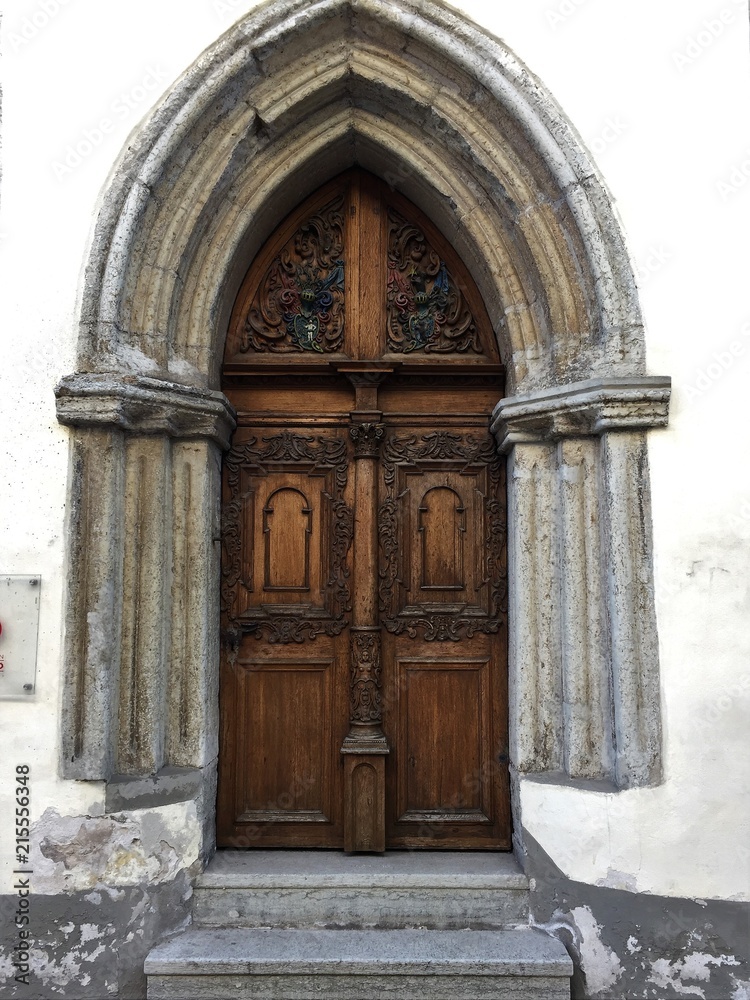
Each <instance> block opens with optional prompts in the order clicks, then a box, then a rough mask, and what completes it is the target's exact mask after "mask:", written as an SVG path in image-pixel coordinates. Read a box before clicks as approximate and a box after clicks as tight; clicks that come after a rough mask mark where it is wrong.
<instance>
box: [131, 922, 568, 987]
mask: <svg viewBox="0 0 750 1000" xmlns="http://www.w3.org/2000/svg"><path fill="white" fill-rule="evenodd" d="M145 972H146V975H148V976H165V975H168V976H196V975H200V976H217V975H219V976H223V975H230V976H231V975H235V976H236V975H243V976H255V975H257V976H263V975H279V974H284V975H290V976H299V975H316V974H329V975H330V974H335V975H339V976H341V975H347V976H359V975H377V976H379V977H382V976H403V975H409V976H415V975H417V976H441V975H445V976H455V975H471V976H514V977H524V976H544V977H550V976H565V977H569V976H571V975H572V973H573V964H572V962H571V960H570V958H569V956H568V953H567V952H566V950H565V948H564V947H563V945H562V944H561V943H560V942H559V941H558V940H557V939H556V938H552V937H549V936H548V935H547V934H544V933H543V932H542V931H537V930H532V929H529V930H503V931H434V930H432V931H430V930H424V931H419V930H398V931H392V930H369V931H351V930H348V931H347V930H261V929H249V928H231V929H227V928H222V929H213V928H193V929H191V930H188V931H186V932H185V933H184V934H181V935H179V936H177V937H175V938H173V939H172V940H171V941H167V942H164V943H163V944H160V945H157V946H156V947H155V948H154V949H153V950H152V951H151V953H150V954H149V956H148V958H147V959H146V963H145Z"/></svg>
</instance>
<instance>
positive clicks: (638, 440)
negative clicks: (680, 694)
mask: <svg viewBox="0 0 750 1000" xmlns="http://www.w3.org/2000/svg"><path fill="white" fill-rule="evenodd" d="M668 402H669V381H668V380H667V379H659V378H624V379H618V380H607V381H604V380H595V379H592V380H589V381H587V382H581V383H576V384H574V385H570V386H562V387H558V388H555V389H551V390H547V391H544V392H539V393H530V394H528V395H526V396H517V397H515V398H513V399H505V400H501V402H500V403H499V404H498V406H497V408H496V411H495V417H494V421H493V431H494V432H495V434H496V436H497V440H498V444H499V447H500V449H501V450H502V451H504V452H506V453H508V454H509V466H510V468H509V472H510V475H509V484H510V485H509V511H508V513H509V545H508V549H509V568H510V573H509V576H510V636H511V640H510V692H511V703H510V712H511V734H512V741H511V760H512V764H513V766H514V768H515V769H517V771H518V772H519V773H521V774H529V773H534V772H542V771H546V772H563V773H565V774H566V775H567V776H568V777H570V778H573V779H608V780H610V781H611V782H613V783H614V784H615V785H616V786H617V787H618V788H628V787H633V786H637V785H648V784H653V783H655V782H657V781H659V779H660V775H661V770H660V753H661V722H660V719H661V712H660V704H659V665H658V643H657V635H656V622H655V611H654V596H653V569H652V565H651V519H650V502H649V496H650V493H649V481H648V464H647V454H646V439H645V433H644V432H645V429H646V428H649V427H662V426H664V425H665V424H666V422H667V411H668Z"/></svg>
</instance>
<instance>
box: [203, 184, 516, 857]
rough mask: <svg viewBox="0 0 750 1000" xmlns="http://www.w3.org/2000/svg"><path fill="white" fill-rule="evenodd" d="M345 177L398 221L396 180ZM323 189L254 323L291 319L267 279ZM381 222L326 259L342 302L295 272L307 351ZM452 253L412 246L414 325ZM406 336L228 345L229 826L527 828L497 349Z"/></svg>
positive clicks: (343, 839)
mask: <svg viewBox="0 0 750 1000" xmlns="http://www.w3.org/2000/svg"><path fill="white" fill-rule="evenodd" d="M343 185H344V191H345V204H346V200H347V199H348V203H349V212H348V213H347V212H341V213H339V214H340V215H341V216H342V217H343V218H347V217H348V218H351V217H353V216H354V215H356V214H357V213H359V216H360V218H361V217H362V216H365V215H366V213H367V211H368V210H369V212H370V215H371V217H373V218H378V219H379V220H380V221H379V222H378V225H380V226H381V228H380V229H379V234H380V237H379V238H380V239H381V242H387V241H388V230H387V227H386V223H385V221H384V219H383V218H382V216H383V215H384V214H385V211H383V212H380V213H377V212H374V210H373V205H374V203H375V202H376V201H377V199H381V202H380V204H381V205H382V204H383V201H382V200H383V199H384V198H385V197H386V196H385V195H384V193H383V192H382V189H381V188H379V187H378V186H377V185H375V184H374V182H371V181H370V180H369V179H367V178H366V177H365V178H362V177H361V176H355V177H354V178H352V176H351V175H348V176H347V178H345V179H344V181H343ZM363 192H364V193H363ZM373 192H374V193H373ZM334 193H335V192H334ZM326 197H328V199H329V203H330V200H331V192H330V191H328V192H324V193H323V196H322V197H321V198H319V199H318V203H320V202H325V199H326ZM368 198H369V203H368V204H365V201H366V200H367V199H368ZM352 205H354V207H355V209H356V212H355V213H352V211H351V206H352ZM398 209H399V210H400V212H404V211H409V209H408V207H406V206H404V204H403V203H399V205H398ZM315 210H316V205H313V206H312V208H310V207H309V206H308V207H303V209H302V210H301V212H300V213H299V214H298V217H297V218H295V219H293V220H292V222H291V223H290V225H289V226H288V227H287V229H286V230H285V231H284V232H283V233H282V237H281V238H280V239H279V240H277V244H276V246H275V247H273V246H272V248H271V252H270V253H269V254H268V255H267V256H266V258H265V259H263V258H262V259H261V262H260V264H258V265H257V266H256V268H255V270H256V271H257V274H258V275H260V277H257V276H256V277H251V278H250V279H249V282H250V291H249V292H248V293H247V294H246V295H245V298H244V300H243V297H242V294H241V295H240V298H239V300H238V302H239V306H238V315H240V317H241V318H242V317H244V319H243V323H244V327H243V329H244V330H245V331H247V329H248V328H250V329H251V331H255V333H251V337H255V336H256V334H257V331H258V330H259V329H260V331H261V333H262V331H263V329H266V328H267V327H268V326H269V325H272V324H271V321H272V320H273V310H272V309H271V308H270V307H268V308H266V309H265V312H264V311H263V310H259V309H257V308H255V307H254V306H253V302H254V301H255V300H257V298H258V296H259V295H260V294H261V293H262V294H264V295H266V296H268V295H270V292H269V287H270V288H271V291H272V290H273V288H274V287H277V288H278V287H281V288H282V293H281V294H283V292H284V291H288V290H289V286H288V285H284V283H283V282H281V284H279V282H278V281H276V284H275V285H274V281H275V279H272V278H271V279H269V278H268V274H269V273H270V272H272V271H273V267H274V266H276V264H277V263H278V261H282V262H283V261H284V250H283V247H284V246H287V247H288V246H290V245H293V246H296V247H299V246H300V241H299V237H298V234H299V232H300V231H302V232H303V234H304V233H307V234H308V236H309V232H310V227H309V226H308V227H307V229H305V223H304V220H305V219H309V218H310V214H311V212H313V214H314V212H315ZM414 211H415V212H416V210H414ZM317 214H318V216H319V217H320V216H322V214H323V213H322V212H321V211H320V209H319V208H318V209H317ZM398 218H399V220H400V219H401V218H402V216H401V215H400V214H399V216H398ZM300 219H301V220H302V222H301V223H300ZM412 225H413V224H412ZM426 225H427V224H426V222H425V221H424V220H423V219H422V218H421V217H420V218H419V226H420V227H421V228H420V230H419V232H420V235H422V233H423V231H424V227H425V226H426ZM295 226H296V229H295ZM319 231H320V226H318V232H319ZM290 233H291V234H292V236H291V237H290V236H289V234H290ZM437 238H438V237H437V235H431V237H430V240H431V245H433V244H434V241H435V240H436V239H437ZM284 239H286V243H284V242H283V240H284ZM423 239H424V237H423ZM290 240H292V241H293V242H292V243H290ZM319 242H320V241H319ZM342 242H343V241H342ZM363 242H364V241H363V239H362V234H361V233H360V238H359V241H355V243H356V245H355V247H354V248H352V246H351V245H349V246H348V248H347V247H342V248H338V247H336V248H335V253H334V254H333V255H331V254H329V257H331V258H332V257H335V258H336V259H335V261H333V259H331V261H329V268H328V271H326V269H325V267H322V266H318V270H317V272H315V281H316V282H317V293H316V294H320V288H321V287H323V290H324V294H325V295H326V299H325V302H324V305H325V307H326V308H325V310H320V309H318V310H317V311H316V310H315V309H314V308H310V306H309V302H310V300H311V297H312V293H309V294H308V296H307V299H308V304H307V306H306V305H305V297H304V295H303V294H302V293H304V291H305V285H304V282H305V280H306V279H305V274H307V275H308V276H309V274H310V273H311V272H309V271H308V272H304V271H301V270H299V269H298V270H297V271H296V272H295V273H296V275H297V278H298V280H299V283H300V284H301V285H302V291H301V292H300V293H299V296H298V298H297V299H296V300H292V296H291V294H289V295H287V296H286V299H287V303H289V302H290V301H291V305H289V307H288V308H289V311H288V312H287V314H286V316H285V323H284V331H285V333H284V336H286V337H288V338H290V339H291V343H292V345H293V346H294V348H295V352H294V353H296V354H297V355H300V354H302V353H303V352H304V350H305V348H304V345H305V344H309V343H311V342H317V343H319V344H320V343H323V344H325V341H324V340H323V339H322V338H323V336H324V334H325V333H326V330H325V329H323V328H322V327H323V324H324V323H328V324H329V326H334V325H335V324H334V323H332V319H331V317H332V316H334V314H335V308H336V297H337V291H338V289H337V287H336V286H337V283H338V284H340V285H341V286H342V287H343V286H344V281H343V274H344V273H346V274H351V272H352V270H354V269H355V267H358V268H359V270H360V274H361V273H363V272H364V271H365V269H366V268H367V267H368V264H367V260H368V255H367V253H366V252H365V248H364V246H363ZM391 243H392V241H391ZM328 245H329V244H328ZM280 246H281V247H282V249H281V250H279V247H280ZM329 249H330V245H329ZM308 250H309V247H308ZM315 252H316V254H317V256H318V258H321V257H322V256H323V253H322V249H321V247H320V246H318V247H317V248H316V249H315ZM431 252H433V251H432V250H431ZM355 255H356V257H357V260H356V261H353V259H352V258H353V256H355ZM308 256H309V254H308ZM445 256H446V254H445V252H443V253H440V254H437V255H435V260H436V261H439V263H436V264H435V265H434V266H432V268H431V271H430V270H429V268H425V271H429V273H428V278H429V279H430V280H429V281H428V280H426V279H424V280H423V278H422V274H423V273H424V272H423V271H420V270H419V266H418V265H419V260H417V261H416V263H414V255H413V254H412V262H413V266H412V267H411V271H408V270H407V271H406V273H407V275H408V276H409V281H410V282H411V284H412V285H413V286H414V287H415V288H416V289H417V292H416V293H415V296H414V298H415V300H416V301H415V302H414V308H413V312H412V316H416V320H414V321H413V322H409V323H402V324H401V326H400V330H401V331H402V332H403V333H404V336H405V337H406V339H407V346H409V345H410V343H411V342H412V341H415V340H416V341H417V342H418V343H420V342H423V341H425V339H427V342H428V343H429V342H430V341H429V338H430V337H432V338H433V342H434V338H435V337H436V336H437V333H436V320H435V316H437V317H438V320H439V319H440V317H443V318H444V317H445V316H446V314H447V312H448V310H447V309H446V308H445V301H446V296H447V295H448V291H447V290H450V287H451V286H450V282H455V281H456V278H455V274H456V272H457V271H458V265H457V263H456V262H455V261H454V262H452V266H451V269H450V271H448V269H447V267H446V264H445V262H444V258H445ZM324 263H325V261H324ZM395 263H397V261H396V260H395V257H394V256H393V254H391V257H390V259H389V264H390V265H392V267H391V270H393V267H394V266H395ZM373 267H374V269H375V270H377V267H376V266H374V265H373ZM269 269H270V270H269ZM336 269H338V272H337V270H336ZM441 271H442V274H441ZM300 275H301V277H300ZM264 282H265V284H264ZM376 283H377V282H376V281H373V284H376ZM308 284H309V285H312V284H313V283H312V281H311V280H310V281H308ZM391 284H392V282H391ZM359 287H360V300H361V298H362V294H363V293H362V292H361V289H362V281H361V278H360V285H359ZM404 287H405V289H406V292H407V293H408V291H409V288H408V286H406V285H405V286H404ZM436 287H437V292H435V288H436ZM313 290H315V286H313ZM402 291H403V288H402ZM419 291H421V292H422V296H423V298H424V297H425V296H427V297H429V296H432V297H433V300H434V298H435V296H436V295H438V294H440V295H443V299H442V300H441V303H440V304H441V311H440V312H439V313H435V311H434V310H433V314H432V315H431V314H430V312H429V309H425V308H421V309H420V306H421V305H423V301H422V299H418V298H417V296H418V293H419ZM253 296H255V299H254V298H253ZM365 297H366V296H365ZM407 297H408V296H407ZM373 298H374V295H373ZM383 299H384V306H383V312H384V313H385V314H386V315H385V319H384V326H385V327H386V328H387V326H388V317H387V308H388V295H387V293H384V296H383ZM248 303H249V304H248ZM401 305H403V302H402V303H401ZM254 308H255V313H254V317H253V309H254ZM474 308H475V309H476V306H475V307H474ZM294 309H296V310H297V311H296V312H293V311H292V310H294ZM403 311H404V310H402V312H403ZM346 315H347V317H348V318H349V319H350V321H352V312H351V310H349V311H348V312H346ZM259 316H260V317H261V320H263V322H265V323H266V327H264V326H263V322H261V321H260V320H259V319H258V317H259ZM264 316H265V319H263V317H264ZM356 316H357V313H356V310H355V312H354V321H356ZM248 317H250V318H249V319H248ZM269 317H270V319H269ZM272 332H273V331H272ZM259 337H260V334H258V336H257V337H256V343H262V340H260V339H258V338H259ZM409 338H411V341H409ZM300 344H302V345H303V347H302V348H299V345H300ZM385 346H386V349H381V350H380V351H379V353H378V354H377V355H376V352H375V351H374V350H372V349H370V350H369V351H367V352H366V355H368V356H365V357H364V358H363V357H361V356H360V357H357V356H356V355H357V352H356V350H349V351H347V350H345V349H344V350H342V347H343V348H345V347H346V342H344V344H341V343H339V344H337V345H336V348H337V349H336V350H332V351H327V352H326V351H324V350H321V351H320V352H317V350H316V349H315V348H313V349H312V350H316V353H328V355H329V357H328V358H326V359H325V360H326V361H327V364H326V365H325V367H323V365H321V364H320V363H319V360H320V359H317V358H315V359H314V363H312V364H311V363H310V362H309V361H308V360H307V358H306V357H304V358H299V359H298V358H296V357H294V354H293V353H292V351H290V352H289V353H290V354H292V359H293V360H294V361H297V363H296V364H294V363H290V358H288V357H287V358H284V359H283V360H284V362H285V363H284V364H283V365H279V364H278V358H277V357H272V358H271V361H269V360H268V357H267V356H264V357H260V358H259V357H258V356H257V355H256V354H253V356H252V370H251V366H250V365H249V364H247V363H246V360H245V359H242V360H243V362H244V363H245V367H244V368H242V367H241V365H240V364H238V363H235V366H234V367H233V366H232V365H231V364H228V365H227V366H226V369H225V370H226V371H228V373H229V374H228V377H227V379H226V382H225V391H227V394H228V395H229V397H230V399H231V401H232V402H233V404H234V406H235V408H236V409H237V411H238V417H239V426H238V429H237V431H236V433H235V437H234V440H233V444H232V448H231V450H230V452H229V453H228V454H227V456H226V457H225V461H224V471H223V501H222V502H223V513H222V548H223V564H222V662H221V748H220V769H219V809H218V837H219V843H220V844H221V845H222V846H227V847H321V848H342V847H345V848H346V849H348V850H364V851H381V850H383V849H384V848H386V847H387V848H444V849H447V848H453V849H455V848H474V849H509V848H510V820H509V793H508V768H507V680H506V678H507V670H506V649H507V636H506V561H505V560H506V556H505V553H506V548H505V531H506V522H505V479H504V475H505V469H504V463H503V461H502V459H501V458H500V457H499V456H498V454H497V451H496V448H495V445H494V442H493V440H492V437H491V436H490V434H489V430H488V423H489V415H490V413H491V410H492V406H493V404H494V403H495V402H496V401H497V398H498V382H499V377H500V373H499V372H498V366H497V365H496V364H494V365H493V361H494V358H493V356H492V355H491V354H490V355H489V356H488V355H486V354H485V355H483V357H482V362H483V363H480V362H478V361H477V360H476V359H475V363H474V364H473V365H466V364H464V365H463V366H454V368H456V367H457V368H458V371H455V370H453V371H449V370H448V368H447V366H445V365H444V364H443V365H442V367H441V366H440V365H439V364H438V365H436V364H434V363H433V362H432V359H428V361H427V362H426V363H424V362H423V363H421V364H420V363H419V362H417V361H415V360H414V359H406V358H405V357H404V354H405V353H406V352H405V351H402V352H399V351H398V349H397V347H398V343H397V342H394V340H391V339H389V340H388V342H387V343H386V345H385ZM422 346H424V345H422ZM309 350H310V349H309V348H308V351H309ZM414 350H418V348H414ZM259 353H260V354H261V355H263V354H265V355H267V354H268V353H269V352H264V351H260V352H259ZM271 353H272V354H273V353H274V352H271ZM282 353H283V352H282ZM361 353H362V352H360V354H361ZM409 353H411V351H410V352H409ZM476 353H478V352H476ZM440 360H441V362H443V360H444V359H442V358H441V359H440Z"/></svg>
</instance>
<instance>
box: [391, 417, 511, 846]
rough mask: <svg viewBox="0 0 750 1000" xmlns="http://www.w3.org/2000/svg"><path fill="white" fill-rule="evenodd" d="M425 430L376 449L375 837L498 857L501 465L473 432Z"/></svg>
mask: <svg viewBox="0 0 750 1000" xmlns="http://www.w3.org/2000/svg"><path fill="white" fill-rule="evenodd" d="M436 425H437V426H438V428H439V427H440V418H439V417H437V419H436V420H435V421H434V422H433V421H431V422H430V424H428V425H423V426H418V427H409V428H404V429H402V428H399V427H395V428H393V430H391V431H390V432H389V434H388V436H387V439H386V442H385V445H384V447H383V456H382V472H381V476H382V479H381V496H382V503H381V506H380V513H379V521H380V536H381V566H380V588H379V592H380V608H381V622H382V625H383V659H384V662H385V664H386V665H387V667H386V669H387V674H388V680H387V686H386V698H385V699H384V708H383V728H384V730H385V732H386V734H387V735H388V737H389V741H390V750H391V752H390V757H389V761H388V765H389V772H388V779H387V786H386V817H387V828H386V838H387V843H388V845H389V846H390V847H412V848H413V847H442V848H458V847H471V848H482V847H502V848H505V849H509V848H510V840H509V836H508V833H509V824H508V818H509V817H508V801H509V800H508V786H507V767H506V764H507V730H506V724H505V717H506V711H505V706H506V702H507V693H506V681H505V678H506V663H505V647H506V644H505V615H504V608H505V597H506V584H505V580H506V567H505V530H506V525H505V508H504V503H503V496H504V489H505V479H504V471H505V470H504V465H503V464H502V462H501V461H500V459H499V458H498V456H497V453H496V451H495V448H494V444H493V441H492V439H491V438H490V436H489V434H487V432H486V431H484V432H483V431H482V429H481V428H477V427H464V428H462V427H459V426H456V425H449V426H448V427H444V428H443V429H437V430H436V429H435V426H436Z"/></svg>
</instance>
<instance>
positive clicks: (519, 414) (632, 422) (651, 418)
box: [491, 375, 671, 452]
mask: <svg viewBox="0 0 750 1000" xmlns="http://www.w3.org/2000/svg"><path fill="white" fill-rule="evenodd" d="M670 392H671V379H670V378H669V377H664V376H645V375H644V376H636V377H624V378H592V379H586V380H585V381H583V382H572V383H569V384H568V385H562V386H555V387H554V388H551V389H540V390H538V391H536V392H529V393H522V394H521V395H518V396H510V397H508V398H506V399H501V400H500V402H499V403H498V404H497V406H496V407H495V409H494V412H493V414H492V425H491V429H492V433H493V434H494V435H495V438H496V439H497V444H498V448H499V450H500V451H501V452H507V451H510V449H511V448H512V447H513V446H514V445H515V444H520V443H540V442H543V441H555V440H558V439H560V438H566V437H591V436H595V435H599V434H603V433H604V432H605V431H613V430H614V431H617V430H629V431H632V430H645V429H648V428H652V427H666V425H667V421H668V417H669V397H670Z"/></svg>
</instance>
